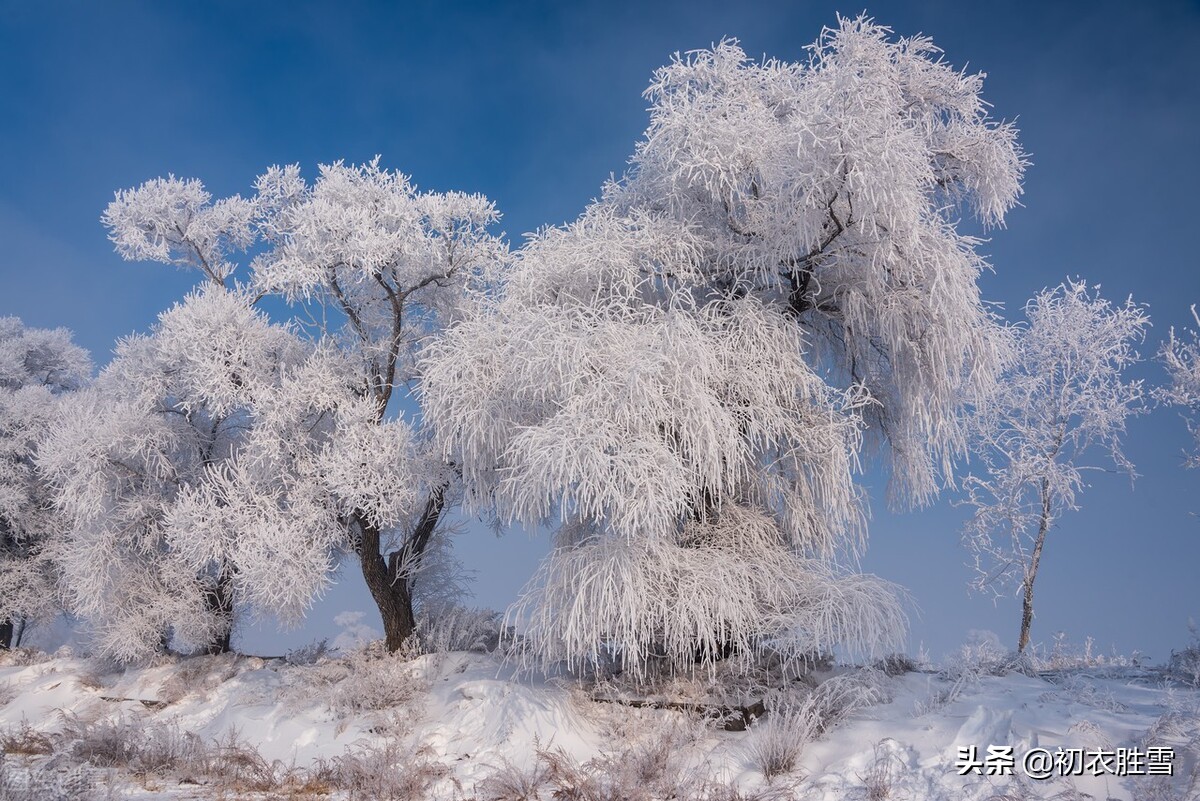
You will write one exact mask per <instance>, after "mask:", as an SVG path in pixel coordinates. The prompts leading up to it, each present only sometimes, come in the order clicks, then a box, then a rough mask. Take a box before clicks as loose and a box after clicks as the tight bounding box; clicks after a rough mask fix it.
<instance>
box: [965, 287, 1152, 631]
mask: <svg viewBox="0 0 1200 801" xmlns="http://www.w3.org/2000/svg"><path fill="white" fill-rule="evenodd" d="M1098 289H1099V288H1098V287H1094V288H1093V287H1088V286H1087V284H1085V283H1083V282H1076V281H1070V280H1068V281H1067V282H1066V283H1063V284H1061V285H1059V286H1057V287H1054V288H1053V289H1046V290H1043V291H1042V292H1040V293H1038V294H1037V295H1036V296H1035V297H1034V298H1033V299H1032V300H1030V301H1029V303H1028V304H1026V306H1025V317H1026V319H1027V321H1028V324H1027V325H1025V326H1023V327H1018V328H1015V329H1013V331H1012V336H1013V338H1014V356H1013V359H1012V361H1011V363H1010V364H1009V366H1008V368H1007V369H1006V370H1005V372H1004V375H1003V378H1002V380H1001V381H1000V383H999V384H998V386H997V388H996V389H995V391H994V392H992V393H990V394H988V395H987V396H985V397H984V398H983V399H982V400H981V401H980V403H979V406H978V409H977V416H976V421H977V423H978V442H977V445H976V453H977V455H978V458H979V461H980V463H981V465H982V466H983V468H984V470H983V472H984V475H982V476H971V477H969V478H968V479H967V481H966V482H965V483H966V487H967V489H968V490H969V493H970V496H969V503H970V504H971V505H972V506H974V507H975V515H974V517H973V518H972V519H971V520H969V521H968V522H967V524H966V527H965V530H964V534H963V542H964V544H965V545H966V546H967V548H968V550H969V551H970V552H971V554H972V556H973V557H974V560H975V566H976V570H977V573H978V576H977V578H976V579H975V581H974V583H973V586H974V587H975V588H976V589H979V590H983V589H991V590H993V591H995V592H997V593H1000V592H1004V591H1007V590H1009V589H1011V588H1014V587H1015V588H1016V589H1017V590H1018V591H1019V592H1020V593H1021V596H1022V611H1021V633H1020V638H1019V640H1018V643H1017V648H1018V650H1019V651H1024V650H1025V647H1026V646H1027V645H1028V644H1029V633H1030V626H1031V625H1032V623H1033V585H1034V580H1035V579H1036V578H1037V573H1038V567H1039V566H1040V565H1041V561H1042V557H1043V552H1044V548H1045V543H1046V535H1047V534H1048V533H1049V532H1050V530H1051V529H1052V528H1053V527H1054V526H1055V525H1056V524H1057V523H1058V521H1059V519H1060V518H1061V517H1062V516H1063V515H1064V514H1065V513H1066V512H1068V511H1071V510H1074V509H1077V508H1078V506H1079V504H1078V495H1079V493H1080V492H1081V491H1082V490H1083V489H1084V488H1085V487H1086V482H1085V481H1084V471H1086V470H1089V469H1109V470H1112V469H1115V470H1118V471H1121V472H1125V473H1128V474H1129V475H1130V476H1132V475H1133V465H1132V464H1131V463H1130V462H1129V460H1128V459H1126V458H1125V455H1124V453H1123V452H1122V450H1121V437H1122V435H1123V434H1124V433H1125V421H1126V420H1127V419H1128V418H1129V417H1130V416H1131V415H1134V414H1138V413H1139V412H1140V411H1141V410H1142V403H1143V400H1144V394H1145V393H1144V390H1143V387H1142V382H1141V381H1129V380H1126V378H1125V371H1126V368H1128V367H1129V366H1130V365H1131V364H1133V363H1134V362H1136V361H1137V360H1138V353H1137V350H1136V344H1137V343H1138V342H1139V341H1140V340H1141V339H1142V338H1143V337H1144V335H1145V329H1146V326H1147V325H1149V322H1150V321H1149V318H1148V317H1147V315H1146V313H1145V311H1144V310H1143V308H1142V307H1140V306H1138V305H1136V304H1135V303H1133V301H1132V300H1126V302H1125V303H1124V304H1121V305H1113V304H1111V303H1109V302H1108V301H1107V300H1104V299H1103V298H1102V297H1100V294H1099V292H1098ZM1093 460H1095V461H1096V463H1093Z"/></svg>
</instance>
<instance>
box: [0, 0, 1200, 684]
mask: <svg viewBox="0 0 1200 801" xmlns="http://www.w3.org/2000/svg"><path fill="white" fill-rule="evenodd" d="M861 10H862V8H861V7H860V6H858V5H849V6H848V5H837V4H835V3H832V2H827V1H826V0H822V1H821V2H777V3H756V2H742V3H738V4H733V3H710V2H680V3H658V4H655V3H647V2H629V3H616V2H569V3H566V2H563V3H550V2H541V3H526V4H516V3H502V4H501V3H496V4H484V3H480V4H478V5H475V4H450V3H428V4H426V3H415V2H397V3H377V4H372V3H368V2H336V3H334V2H330V3H308V2H287V3H284V2H271V3H267V2H261V3H255V2H192V3H183V2H155V3H151V2H145V3H132V2H121V1H120V0H105V2H103V3H97V2H52V1H50V0H47V2H38V3H30V2H0V154H2V155H0V315H5V314H16V315H19V316H20V317H22V318H23V319H24V320H25V322H26V323H27V324H29V325H34V326H59V325H65V326H68V327H70V328H72V329H73V330H74V331H75V332H76V334H77V338H78V340H79V342H80V343H81V344H83V345H84V346H85V347H87V348H89V349H90V350H91V351H92V352H93V354H94V355H95V358H96V360H97V362H98V363H100V364H103V363H104V362H106V361H107V360H108V358H109V355H110V352H111V349H112V346H113V343H114V342H115V340H116V339H117V338H118V337H121V336H124V335H126V334H129V333H131V332H134V331H144V330H146V329H147V327H148V326H149V325H150V324H151V323H152V322H153V320H154V318H155V316H156V315H157V314H158V313H159V312H160V311H162V310H163V309H165V308H167V307H168V306H170V304H171V303H173V302H174V301H176V300H178V299H179V298H181V297H182V296H183V295H184V293H185V292H186V291H187V289H188V288H189V287H190V286H191V285H192V284H193V283H194V281H195V276H193V275H190V274H187V273H182V272H177V271H173V270H171V269H170V268H165V267H163V266H161V265H150V264H128V263H125V262H122V261H120V260H119V259H118V257H117V256H116V255H115V254H114V253H113V251H112V249H111V247H110V245H109V243H108V242H107V240H106V238H105V231H104V229H103V228H102V226H101V225H100V223H99V216H100V213H101V211H102V210H103V208H104V206H105V204H107V203H108V201H109V200H111V198H112V193H113V191H114V190H116V189H119V188H125V187H130V186H134V185H136V184H138V183H140V182H141V181H143V180H146V179H148V178H152V177H155V176H159V175H165V174H167V173H174V174H175V175H178V176H183V177H197V178H200V179H202V180H203V181H204V182H205V183H206V185H207V186H208V188H209V190H210V191H212V192H213V194H214V195H216V196H223V195H227V194H232V193H235V192H240V193H243V194H248V193H249V192H251V191H252V187H251V183H252V181H253V178H254V176H255V175H257V174H258V173H259V172H260V171H261V170H262V169H263V168H265V167H267V166H269V165H271V164H275V163H291V162H298V163H299V164H300V165H301V166H302V168H303V170H304V171H305V173H306V174H307V175H309V176H310V177H311V176H312V175H314V174H315V172H316V165H317V164H318V163H322V162H330V161H334V160H337V159H345V160H346V161H348V162H355V163H357V162H362V161H365V160H368V159H370V158H372V157H373V156H374V155H376V154H381V155H382V157H383V163H384V165H385V166H387V167H389V168H394V169H399V170H402V171H404V172H406V173H408V174H410V175H412V176H413V179H414V181H415V182H416V183H417V184H418V185H419V186H421V187H422V188H426V189H435V190H448V189H459V190H466V191H478V192H483V193H484V194H486V195H487V196H489V197H490V198H492V199H493V200H494V201H495V202H496V203H497V205H498V206H499V208H500V210H501V211H502V212H503V213H504V215H505V216H504V220H503V227H504V229H505V230H506V231H508V233H509V235H510V237H511V238H512V240H513V241H514V243H516V242H519V240H520V236H521V234H522V233H523V232H526V231H530V230H533V229H534V228H537V227H539V226H542V225H545V224H559V223H562V222H565V221H567V220H570V219H572V218H574V217H575V216H576V215H577V214H578V213H579V212H580V211H581V210H582V209H583V207H584V205H585V204H586V203H587V201H588V200H589V199H590V198H592V197H594V196H595V195H596V194H597V193H598V191H599V188H600V185H601V182H602V181H603V180H604V179H605V178H606V177H608V175H609V174H610V173H617V174H619V173H620V172H621V171H622V170H623V169H624V166H625V163H626V159H627V158H628V156H629V155H630V153H631V152H632V149H633V145H634V142H635V141H636V140H637V138H638V137H639V135H640V134H641V132H642V130H643V128H644V127H645V125H646V122H647V116H646V113H645V107H646V102H645V101H644V100H643V99H642V97H641V93H642V91H643V89H644V88H645V87H646V85H647V83H648V81H649V78H650V74H651V71H652V70H653V69H654V68H655V67H657V66H660V65H662V64H664V63H666V62H667V60H668V59H669V58H670V56H671V54H672V53H674V52H676V51H686V50H690V49H695V48H700V47H706V46H708V45H710V44H712V43H713V42H716V41H719V40H720V39H721V38H723V37H737V38H739V39H740V40H741V42H742V44H743V46H744V48H745V49H746V51H747V52H748V53H750V54H752V55H758V54H766V55H768V56H772V57H778V58H785V59H800V58H803V57H804V50H803V48H804V46H805V45H806V44H808V43H810V42H811V41H813V40H814V39H815V38H816V37H817V35H818V34H819V32H820V30H821V28H822V26H824V25H832V24H834V22H835V20H836V14H837V13H838V12H839V11H840V12H841V13H843V14H847V15H854V14H857V13H858V12H859V11H861ZM866 10H867V11H868V12H869V13H870V14H871V15H872V16H874V17H875V18H876V19H877V20H878V21H879V22H881V23H883V24H886V25H889V26H891V27H892V28H893V29H894V30H895V31H896V32H897V33H898V34H901V35H911V34H916V33H925V34H929V35H931V36H932V37H933V38H934V41H935V42H936V43H937V44H938V45H939V46H940V47H941V48H942V49H943V50H944V51H945V57H946V59H947V60H948V61H949V62H950V63H951V64H953V65H955V66H956V67H963V66H966V67H968V68H969V69H970V70H972V71H979V70H982V71H984V72H986V73H987V74H988V79H987V81H986V82H985V91H984V96H985V98H986V99H987V100H988V101H989V102H990V103H992V105H993V111H994V114H995V116H997V117H998V118H1003V119H1014V118H1016V119H1017V120H1018V124H1019V126H1020V128H1021V131H1022V137H1021V138H1022V141H1023V143H1024V146H1025V148H1026V149H1027V150H1028V151H1029V152H1030V153H1031V155H1032V160H1033V162H1034V164H1033V167H1032V168H1031V169H1030V170H1029V173H1028V180H1027V181H1026V184H1025V189H1026V194H1025V196H1024V198H1023V202H1024V207H1023V208H1019V209H1016V210H1015V211H1014V212H1013V213H1012V214H1011V215H1010V217H1009V224H1008V227H1007V229H1004V230H1000V231H996V232H994V233H993V235H992V238H991V241H990V242H988V243H987V244H986V246H985V248H984V250H985V251H986V252H987V253H988V254H989V256H990V260H991V262H992V264H993V265H994V267H995V273H994V275H988V276H986V277H985V278H984V287H985V293H986V295H987V296H988V297H989V298H990V299H992V300H995V301H998V302H1002V303H1004V304H1005V306H1006V308H1007V309H1008V310H1009V311H1008V313H1009V314H1010V315H1011V314H1015V313H1018V312H1019V309H1020V306H1021V304H1022V303H1023V302H1024V300H1025V299H1026V298H1028V297H1029V296H1030V295H1032V294H1033V293H1034V292H1035V291H1037V290H1038V289H1040V288H1042V287H1043V286H1046V285H1052V284H1056V283H1058V282H1059V281H1061V280H1062V279H1063V278H1064V277H1065V276H1067V275H1068V274H1070V275H1078V276H1082V277H1084V278H1086V279H1088V280H1089V281H1091V282H1100V283H1101V284H1102V286H1103V292H1104V294H1105V295H1106V296H1108V297H1109V298H1111V299H1113V300H1122V299H1124V298H1125V297H1126V296H1127V295H1130V294H1132V295H1133V296H1134V298H1135V299H1136V300H1138V301H1141V302H1145V303H1147V304H1149V307H1150V314H1151V317H1152V319H1153V320H1154V326H1155V327H1154V328H1153V330H1152V331H1151V334H1150V338H1149V340H1148V341H1147V342H1146V344H1145V347H1144V348H1143V352H1144V353H1146V354H1151V353H1153V352H1154V351H1155V350H1157V348H1158V344H1159V342H1160V341H1161V339H1162V338H1163V337H1164V336H1165V335H1166V332H1167V329H1168V328H1169V327H1170V326H1171V325H1183V324H1185V323H1187V322H1188V321H1189V316H1188V312H1187V309H1188V306H1189V305H1190V304H1192V303H1197V302H1200V270H1198V269H1197V267H1198V266H1200V265H1198V264H1197V256H1196V244H1195V240H1196V231H1197V230H1200V229H1198V227H1197V222H1196V219H1195V218H1196V216H1197V211H1200V203H1198V202H1197V194H1196V193H1197V186H1200V148H1198V145H1200V141H1198V132H1200V6H1198V5H1197V4H1196V3H1195V2H1169V1H1165V2H1157V3H1155V2H1144V3H1131V2H1127V0H1124V1H1122V2H1089V3H1072V2H1065V3H1057V2H1029V3H1013V2H990V3H986V4H984V3H968V2H950V1H946V2H940V1H938V2H926V3H901V2H876V3H874V4H872V5H870V6H869V7H868V8H867V9H866ZM1139 375H1141V376H1144V377H1145V378H1146V379H1147V380H1149V381H1154V382H1156V381H1159V380H1161V379H1162V375H1161V373H1160V372H1159V371H1158V370H1157V369H1156V368H1155V367H1154V365H1144V366H1143V367H1142V369H1140V372H1139ZM1186 439H1187V434H1186V429H1185V427H1184V424H1183V422H1182V421H1181V420H1180V418H1179V416H1178V415H1177V414H1176V413H1175V412H1174V411H1171V410H1159V411H1156V412H1154V413H1152V414H1150V415H1147V416H1146V417H1144V418H1141V419H1138V420H1135V421H1134V422H1133V423H1132V424H1131V426H1130V430H1129V437H1128V453H1129V456H1130V457H1131V458H1132V460H1133V461H1134V463H1135V464H1136V465H1137V468H1138V472H1139V473H1140V477H1139V478H1138V479H1137V481H1136V482H1135V483H1134V484H1133V485H1132V486H1131V485H1130V482H1129V481H1128V479H1127V478H1121V477H1116V476H1110V475H1103V474H1097V475H1096V477H1095V478H1094V480H1093V486H1092V487H1091V488H1090V489H1089V490H1088V491H1087V492H1086V493H1085V494H1084V495H1083V496H1082V504H1083V507H1084V508H1083V510H1082V511H1081V512H1079V513H1076V514H1073V515H1071V516H1068V517H1067V518H1065V519H1063V521H1062V522H1061V524H1060V525H1059V527H1058V528H1057V529H1056V530H1054V531H1053V532H1051V537H1050V540H1049V542H1048V544H1047V549H1046V556H1045V561H1044V564H1043V568H1042V572H1041V575H1040V576H1039V578H1038V587H1037V595H1038V597H1037V602H1036V609H1037V619H1036V621H1035V623H1034V631H1033V634H1034V641H1035V642H1045V643H1048V642H1050V640H1051V637H1052V635H1053V634H1054V632H1055V631H1059V630H1063V631H1066V632H1067V633H1068V634H1069V636H1070V637H1071V639H1072V640H1073V641H1076V642H1080V641H1082V640H1083V639H1084V638H1085V637H1087V636H1089V635H1090V636H1092V637H1094V638H1095V640H1096V643H1097V646H1098V647H1099V648H1100V649H1101V650H1105V651H1107V650H1108V649H1109V648H1110V647H1115V648H1116V649H1117V650H1119V651H1121V652H1123V653H1128V652H1130V651H1132V650H1134V649H1139V650H1141V651H1142V652H1144V653H1147V654H1149V655H1150V656H1151V657H1153V658H1155V659H1157V660H1162V659H1165V658H1166V657H1167V656H1168V654H1169V651H1170V649H1171V648H1172V647H1180V646H1182V645H1183V644H1185V643H1186V640H1187V630H1186V625H1187V621H1188V618H1189V616H1192V617H1195V618H1197V620H1198V621H1200V518H1197V517H1196V516H1195V514H1194V513H1197V512H1200V471H1184V470H1183V469H1182V467H1181V463H1182V457H1181V451H1182V449H1183V447H1184V446H1185V444H1186ZM866 480H867V482H868V483H873V484H879V483H881V481H880V480H878V479H877V478H876V477H875V476H874V475H873V474H871V475H869V476H868V478H867V479H866ZM875 494H876V495H878V494H879V493H875ZM949 500H950V498H949V496H948V497H947V498H946V499H945V500H943V501H942V502H941V503H939V504H937V505H936V506H934V507H933V508H931V509H929V510H926V511H923V512H919V513H907V514H892V513H889V512H888V511H887V510H886V509H885V508H884V507H883V505H882V503H881V502H877V503H876V504H875V508H874V520H873V525H872V530H871V541H870V548H869V551H868V554H867V556H866V559H865V563H864V566H865V567H866V568H867V569H869V570H871V571H873V572H876V573H879V574H881V575H883V576H884V577H886V578H889V579H891V580H893V581H896V582H898V583H900V584H902V585H904V586H906V587H908V588H909V590H910V591H911V593H912V595H913V596H914V598H915V600H916V602H917V603H918V604H919V606H920V607H921V609H922V610H923V611H922V615H921V617H920V618H918V619H916V620H914V625H913V634H912V649H913V650H915V648H916V647H917V645H918V644H919V643H921V642H923V643H924V644H925V645H926V646H927V647H928V649H929V650H930V651H931V652H932V653H933V655H934V656H937V655H939V654H941V653H944V652H946V651H949V650H952V649H953V648H955V647H957V646H958V645H959V644H961V643H962V642H963V641H964V640H965V639H966V637H967V632H968V630H970V629H986V630H991V631H994V632H996V633H998V634H999V635H1000V637H1001V639H1002V640H1003V641H1004V642H1005V644H1007V645H1012V644H1014V643H1015V640H1016V633H1017V627H1018V618H1019V604H1018V602H1017V601H1016V600H1015V599H1014V598H1006V599H1002V600H1001V601H1000V602H999V604H998V605H994V604H993V602H992V600H991V599H990V598H987V597H981V596H972V595H969V594H968V592H967V589H966V583H967V581H968V579H969V578H970V576H971V574H970V571H969V570H968V568H967V567H965V561H966V555H965V552H964V551H963V550H962V548H961V546H960V545H959V535H958V531H959V527H960V525H961V522H962V520H963V518H964V517H965V515H966V510H965V509H961V508H956V507H954V506H952V505H951V504H950V503H949ZM546 547H547V543H546V539H545V538H544V537H542V538H533V539H531V538H530V537H528V536H527V535H525V534H524V533H521V532H516V533H511V534H509V535H508V536H506V537H504V538H502V539H499V540H497V539H495V538H494V537H493V536H492V535H491V534H489V533H486V532H484V530H483V529H482V528H481V527H478V526H476V527H473V528H471V529H470V530H469V531H468V532H467V533H465V534H464V535H463V536H462V537H461V539H460V541H459V550H460V553H461V556H462V558H463V560H464V561H465V562H466V563H467V564H468V566H471V567H474V568H475V569H477V570H479V571H480V573H479V578H478V581H477V584H476V595H477V601H478V602H479V603H481V604H486V605H491V606H496V607H503V606H504V605H505V604H506V603H507V602H508V601H509V600H511V599H512V598H513V597H514V595H515V593H516V592H517V590H518V589H519V587H520V586H521V584H522V583H523V582H524V580H525V579H526V578H527V577H528V576H529V575H530V573H531V572H532V570H533V567H534V564H535V561H536V559H537V558H538V557H539V555H540V554H541V553H543V552H544V551H545V549H546ZM347 609H363V610H365V611H366V612H367V621H368V622H370V623H372V624H373V625H376V626H377V625H378V624H377V622H376V621H375V620H374V617H373V615H374V612H373V610H372V608H371V606H370V603H369V600H368V597H367V595H366V592H365V589H364V588H363V587H362V580H361V578H360V577H359V576H358V573H357V566H354V565H351V566H348V568H347V570H346V572H345V575H344V577H343V579H342V584H341V585H340V586H339V587H338V588H336V589H335V590H334V591H333V592H332V593H331V594H330V596H329V597H327V598H326V599H325V600H324V601H323V602H322V603H321V604H320V605H319V606H318V608H317V609H315V610H314V612H313V615H312V616H311V618H310V620H309V622H308V623H307V624H306V626H305V627H304V628H303V629H301V630H298V631H293V632H290V633H288V634H287V635H280V634H277V633H276V632H275V631H274V629H273V627H272V626H270V625H265V626H262V625H260V626H257V627H254V626H250V627H247V628H245V629H244V631H243V633H242V635H241V639H240V644H241V646H242V647H243V648H244V649H245V650H247V651H250V652H257V653H267V652H276V653H277V652H280V651H282V650H285V649H286V648H289V647H294V646H295V645H298V644H302V643H304V642H307V641H311V640H312V639H314V638H318V637H324V636H330V637H332V636H333V635H335V634H336V630H335V628H334V626H333V624H332V622H331V621H332V617H333V616H334V615H336V614H337V613H338V612H341V611H344V610H347Z"/></svg>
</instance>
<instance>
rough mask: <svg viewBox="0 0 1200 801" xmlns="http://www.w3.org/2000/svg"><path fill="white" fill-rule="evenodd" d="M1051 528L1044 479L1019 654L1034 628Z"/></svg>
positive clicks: (1018, 647) (1023, 603)
mask: <svg viewBox="0 0 1200 801" xmlns="http://www.w3.org/2000/svg"><path fill="white" fill-rule="evenodd" d="M1049 528H1050V481H1049V480H1048V479H1045V478H1043V479H1042V519H1041V521H1040V522H1039V524H1038V534H1037V540H1036V541H1035V542H1034V545H1033V556H1032V557H1031V558H1030V560H1029V567H1028V568H1026V570H1025V581H1024V585H1025V597H1024V600H1023V601H1022V608H1021V638H1020V639H1019V640H1018V641H1017V653H1020V654H1023V653H1025V648H1026V647H1028V645H1029V629H1030V628H1031V627H1032V626H1033V582H1034V579H1036V578H1037V572H1038V565H1039V564H1041V561H1042V548H1043V547H1044V546H1045V544H1046V531H1047V529H1049Z"/></svg>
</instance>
